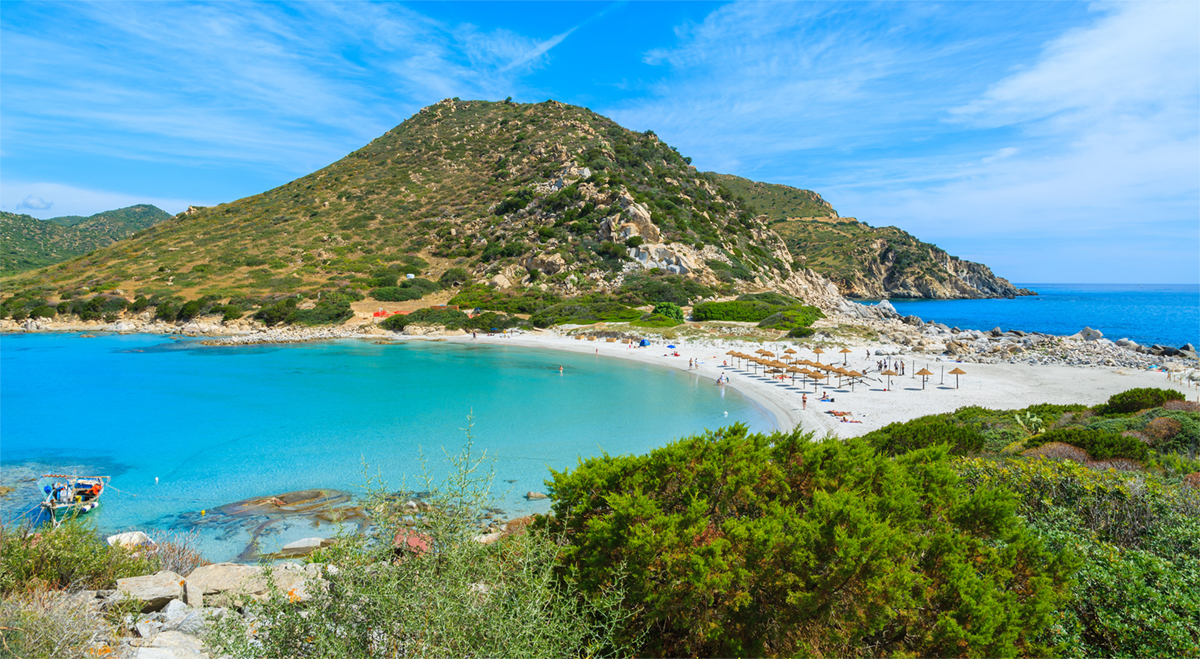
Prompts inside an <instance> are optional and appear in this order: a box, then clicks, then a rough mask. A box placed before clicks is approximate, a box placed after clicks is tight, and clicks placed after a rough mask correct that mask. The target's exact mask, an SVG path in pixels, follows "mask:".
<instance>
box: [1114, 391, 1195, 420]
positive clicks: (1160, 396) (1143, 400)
mask: <svg viewBox="0 0 1200 659" xmlns="http://www.w3.org/2000/svg"><path fill="white" fill-rule="evenodd" d="M1170 400H1185V396H1184V395H1183V394H1182V393H1181V392H1179V391H1176V390H1174V389H1158V388H1155V387H1145V388H1140V389H1130V390H1128V391H1123V392H1121V393H1119V394H1114V395H1113V396H1111V397H1109V399H1108V402H1107V403H1105V404H1103V405H1097V406H1096V407H1095V408H1094V409H1095V412H1096V414H1132V413H1133V412H1140V411H1142V410H1148V409H1152V408H1155V407H1162V406H1163V405H1164V404H1165V403H1166V402H1167V401H1170Z"/></svg>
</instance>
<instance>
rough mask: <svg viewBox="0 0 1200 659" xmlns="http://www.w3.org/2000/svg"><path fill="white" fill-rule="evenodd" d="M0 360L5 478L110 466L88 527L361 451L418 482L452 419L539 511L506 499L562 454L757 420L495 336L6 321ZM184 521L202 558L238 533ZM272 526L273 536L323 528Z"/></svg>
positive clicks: (225, 497)
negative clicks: (373, 339) (82, 334)
mask: <svg viewBox="0 0 1200 659" xmlns="http://www.w3.org/2000/svg"><path fill="white" fill-rule="evenodd" d="M560 365H561V366H564V372H563V374H561V375H560V374H559V371H558V367H559V366H560ZM0 374H2V377H0V405H2V408H0V409H2V413H0V438H2V443H0V472H2V475H3V480H4V481H5V484H11V483H12V482H13V481H17V480H20V479H21V478H22V477H23V476H25V475H27V474H30V473H32V472H34V471H38V470H42V469H46V468H51V467H52V468H55V469H62V468H64V467H67V466H73V467H77V468H79V469H80V470H81V472H96V473H103V474H108V475H111V476H113V482H112V485H113V486H114V488H112V489H110V490H109V491H108V492H106V494H105V495H104V497H103V505H101V507H100V509H99V510H97V511H96V512H95V513H93V516H94V517H95V519H96V521H97V523H98V525H99V526H100V527H101V529H102V530H105V531H117V530H126V529H129V528H140V529H189V528H192V524H193V523H194V522H195V521H196V520H197V519H199V518H198V511H199V510H202V509H204V510H208V509H214V508H216V507H218V506H221V505H224V504H228V503H232V502H234V501H237V500H240V499H245V498H249V497H253V496H262V495H268V494H275V493H282V492H287V491H292V490H300V489H308V488H333V489H341V490H351V491H356V488H358V487H360V486H362V485H363V484H364V482H365V480H366V476H365V475H364V464H365V465H367V468H368V469H369V471H370V473H372V474H374V473H379V474H381V475H382V476H383V477H384V478H385V479H386V480H387V481H388V483H389V486H390V489H393V490H396V489H401V488H402V487H407V488H408V489H419V485H420V484H419V483H418V482H416V480H415V478H414V477H415V476H416V475H417V474H419V473H420V470H421V461H420V452H421V451H423V452H424V454H425V455H426V457H428V458H429V459H430V460H429V464H430V466H431V467H432V468H433V469H434V470H435V471H436V472H437V473H438V474H441V473H443V471H444V465H445V460H444V455H443V448H444V449H445V450H447V451H450V452H452V453H453V452H456V451H457V450H458V449H460V448H461V447H462V446H463V444H464V443H465V432H464V430H463V429H464V428H465V427H466V426H467V424H468V417H469V416H473V419H474V431H473V432H474V436H475V446H476V449H478V450H483V449H486V450H487V452H488V455H490V456H493V457H494V458H495V463H494V465H495V470H496V479H497V480H496V486H497V487H496V489H495V494H496V496H497V499H498V506H499V507H500V508H501V509H503V510H504V511H505V513H506V515H508V516H513V515H516V514H522V513H527V512H530V511H541V510H545V509H546V507H547V504H546V503H545V502H534V503H530V502H527V501H525V500H524V498H523V495H524V494H525V493H526V492H528V491H530V490H535V491H544V490H545V486H544V484H543V481H544V480H545V479H546V478H548V477H549V476H550V472H549V469H550V468H554V469H564V468H568V467H571V466H573V465H574V464H576V460H577V459H578V458H579V457H580V456H592V455H598V454H600V453H601V452H608V453H610V454H623V453H644V452H646V451H648V450H650V449H652V448H654V447H657V446H662V445H663V444H665V443H667V442H668V441H670V440H671V439H673V438H677V437H680V436H684V435H687V434H691V433H695V432H699V431H702V430H703V429H705V428H717V427H720V426H723V425H728V424H730V423H733V422H735V421H741V422H745V423H747V424H748V425H749V426H750V427H751V428H752V429H754V430H764V431H765V430H770V429H772V428H773V427H774V419H773V418H772V417H771V415H770V414H769V413H768V412H767V411H766V410H764V409H763V408H761V407H759V406H758V405H756V404H755V403H753V402H752V401H750V400H749V399H747V398H745V397H743V396H741V395H740V394H738V393H737V392H735V391H730V390H727V389H726V388H724V387H717V386H714V385H713V383H712V382H711V381H709V380H701V379H700V378H697V377H696V376H694V375H693V374H691V373H689V372H686V371H678V370H674V369H667V368H661V367H655V366H649V365H643V364H638V363H636V362H631V361H625V360H619V359H606V358H601V357H594V356H591V355H578V354H573V353H563V352H555V351H549V350H536V349H528V348H515V347H507V346H482V345H465V344H458V343H447V342H428V341H419V342H409V343H403V344H393V345H381V344H373V343H370V342H366V341H337V342H327V343H313V344H301V345H291V346H253V347H238V348H213V347H204V346H200V345H199V344H198V343H196V342H191V341H172V340H170V339H167V338H165V337H161V336H154V335H127V336H115V335H114V336H100V337H97V338H91V339H82V338H79V337H78V336H77V335H72V334H28V335H24V334H21V335H15V334H14V335H4V336H3V337H0ZM726 412H728V416H726V415H725V413H726ZM156 477H157V478H158V483H157V484H155V478H156ZM405 477H408V480H407V481H405ZM30 494H33V495H36V490H35V488H34V486H33V485H32V484H29V483H20V488H19V492H18V493H15V494H14V495H11V496H9V497H7V498H5V499H3V500H0V502H2V505H3V507H4V511H3V512H4V514H5V516H6V517H10V516H12V515H15V514H19V513H21V512H22V509H23V508H26V507H27V505H26V504H29V505H32V503H36V500H35V499H33V498H31V496H30ZM31 502H32V503H31ZM199 528H200V529H201V534H202V538H201V541H202V547H203V549H204V551H205V552H206V554H207V555H208V556H209V558H210V559H212V560H222V559H227V558H231V557H233V556H235V555H237V554H238V553H239V552H241V551H242V549H243V548H244V546H245V543H246V541H247V539H248V536H247V535H246V533H244V532H243V530H238V531H236V532H235V531H232V530H230V529H229V528H224V529H219V530H218V529H215V528H214V529H209V528H207V527H205V526H204V525H201V526H200V527H199ZM279 529H282V530H279ZM279 529H274V531H275V532H276V536H275V537H271V538H270V540H271V542H275V543H276V544H283V543H285V542H288V541H290V540H294V539H298V538H301V537H306V536H312V535H319V536H328V535H330V534H331V533H332V532H333V531H332V529H330V528H318V529H316V530H314V529H312V528H297V527H279ZM264 544H265V545H269V544H270V543H264ZM263 549H264V550H265V551H271V550H273V547H271V546H264V547H263Z"/></svg>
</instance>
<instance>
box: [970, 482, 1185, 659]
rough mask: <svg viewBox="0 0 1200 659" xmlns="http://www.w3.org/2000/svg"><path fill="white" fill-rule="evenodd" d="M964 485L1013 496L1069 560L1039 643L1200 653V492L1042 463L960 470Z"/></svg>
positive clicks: (1073, 651)
mask: <svg viewBox="0 0 1200 659" xmlns="http://www.w3.org/2000/svg"><path fill="white" fill-rule="evenodd" d="M958 471H959V474H960V476H961V477H962V479H963V484H964V485H965V486H967V487H969V488H976V487H979V488H987V489H993V488H1004V489H1007V490H1009V491H1012V492H1014V493H1016V494H1017V495H1018V496H1019V498H1018V505H1019V512H1020V514H1021V515H1022V517H1024V518H1025V519H1026V520H1028V523H1029V525H1030V528H1031V529H1032V530H1033V532H1034V533H1036V534H1037V535H1038V536H1039V537H1040V538H1041V539H1042V540H1043V541H1045V542H1046V543H1047V546H1048V548H1050V549H1051V550H1053V551H1055V552H1064V553H1070V554H1074V555H1075V559H1074V562H1075V563H1076V565H1077V571H1076V574H1075V578H1074V579H1073V580H1072V582H1071V597H1070V598H1068V599H1065V600H1063V601H1062V602H1061V603H1060V608H1059V610H1058V611H1056V612H1055V613H1054V617H1055V619H1057V620H1058V621H1059V622H1058V624H1056V625H1054V626H1053V627H1051V628H1050V629H1049V630H1047V633H1046V636H1045V637H1044V638H1045V642H1046V643H1047V644H1052V645H1054V646H1056V650H1057V653H1058V654H1059V655H1060V656H1066V657H1194V656H1197V655H1198V654H1200V615H1198V614H1197V612H1198V611H1200V562H1197V560H1196V556H1200V489H1195V488H1189V487H1186V486H1183V485H1179V484H1170V483H1167V482H1165V481H1163V480H1160V479H1158V478H1157V477H1155V476H1152V475H1148V474H1145V473H1130V472H1122V471H1117V470H1113V471H1109V470H1104V471H1094V470H1091V469H1088V468H1086V467H1084V466H1081V465H1079V464H1077V463H1074V462H1051V461H1048V460H1010V461H993V460H977V459H967V460H964V461H962V462H961V463H959V466H958Z"/></svg>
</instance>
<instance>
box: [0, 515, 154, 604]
mask: <svg viewBox="0 0 1200 659" xmlns="http://www.w3.org/2000/svg"><path fill="white" fill-rule="evenodd" d="M156 569H157V565H156V564H155V563H154V561H153V560H152V559H151V558H148V557H141V556H134V555H133V554H131V553H130V552H129V551H127V550H125V549H123V548H121V547H110V546H108V544H107V543H105V542H104V541H102V540H101V539H100V538H99V536H98V534H97V532H96V527H95V524H94V523H93V522H92V521H91V520H87V519H69V520H67V521H65V522H63V523H62V524H61V525H60V526H59V527H58V528H53V529H52V528H51V527H50V526H42V527H40V528H32V527H29V526H21V525H13V524H5V525H2V526H0V594H2V595H8V594H10V593H12V592H14V591H18V590H21V589H24V588H27V587H29V586H30V585H31V584H33V583H40V584H42V585H44V586H47V587H50V588H55V589H63V588H68V587H75V588H90V589H93V590H95V589H103V588H113V587H114V586H115V585H116V581H117V579H123V578H125V577H135V576H139V575H143V574H152V573H153V572H154V571H155V570H156Z"/></svg>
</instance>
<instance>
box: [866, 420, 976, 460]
mask: <svg viewBox="0 0 1200 659" xmlns="http://www.w3.org/2000/svg"><path fill="white" fill-rule="evenodd" d="M863 441H865V442H867V444H869V445H870V446H872V447H873V448H874V449H875V450H876V451H879V452H880V453H883V454H884V455H890V456H898V455H904V454H905V453H908V452H910V451H917V450H920V449H924V448H928V447H930V446H937V445H945V446H946V447H947V449H948V450H949V452H950V453H951V454H952V455H973V454H976V453H979V452H980V451H982V450H983V448H984V444H985V442H986V440H985V438H984V435H983V433H981V432H980V431H979V430H978V429H977V428H974V427H971V426H970V425H965V424H962V423H959V422H958V421H957V420H955V419H954V418H953V416H951V415H949V414H938V415H933V416H923V417H919V418H916V419H913V420H911V421H903V422H897V423H890V424H888V425H886V426H884V427H882V428H880V429H879V430H873V431H871V432H869V433H867V434H866V435H863Z"/></svg>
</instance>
